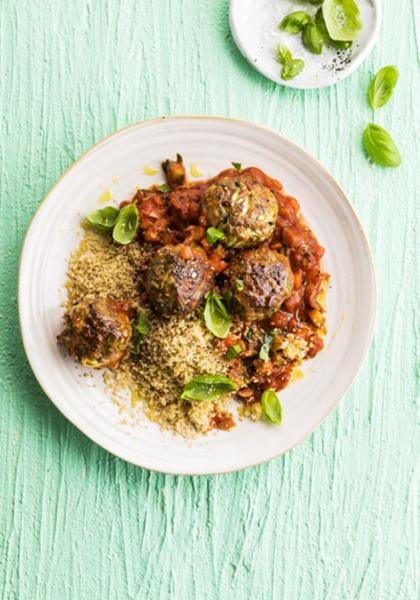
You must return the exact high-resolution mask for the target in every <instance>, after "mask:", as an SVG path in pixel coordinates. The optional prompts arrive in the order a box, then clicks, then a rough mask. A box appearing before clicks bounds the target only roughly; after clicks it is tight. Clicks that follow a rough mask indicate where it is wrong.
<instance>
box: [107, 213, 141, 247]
mask: <svg viewBox="0 0 420 600" xmlns="http://www.w3.org/2000/svg"><path fill="white" fill-rule="evenodd" d="M138 225H139V211H138V208H137V206H136V205H135V204H127V205H126V206H124V208H122V209H121V210H120V213H119V215H118V219H117V221H116V223H115V226H114V230H113V232H112V237H113V239H114V240H115V241H116V242H117V243H118V244H123V245H125V244H129V243H130V242H131V241H132V240H133V239H134V238H135V236H136V233H137V228H138Z"/></svg>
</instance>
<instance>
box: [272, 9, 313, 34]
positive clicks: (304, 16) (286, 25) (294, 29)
mask: <svg viewBox="0 0 420 600" xmlns="http://www.w3.org/2000/svg"><path fill="white" fill-rule="evenodd" d="M311 21H312V17H311V15H310V14H309V13H307V12H305V11H304V10H297V11H296V12H292V13H290V14H289V15H286V16H285V17H284V19H283V20H282V21H281V23H280V25H279V29H281V30H282V31H286V32H287V33H300V32H301V31H302V30H303V29H304V27H305V25H308V23H310V22H311Z"/></svg>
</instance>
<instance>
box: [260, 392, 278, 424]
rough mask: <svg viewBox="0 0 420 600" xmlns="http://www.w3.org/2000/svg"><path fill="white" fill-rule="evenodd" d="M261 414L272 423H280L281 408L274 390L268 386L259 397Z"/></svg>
mask: <svg viewBox="0 0 420 600" xmlns="http://www.w3.org/2000/svg"><path fill="white" fill-rule="evenodd" d="M261 406H262V411H263V415H264V416H265V417H266V419H268V420H269V421H270V422H271V423H274V425H281V421H282V409H281V404H280V400H279V399H278V396H277V394H276V392H275V391H274V390H273V389H271V388H269V389H268V390H265V392H264V393H263V395H262V397H261Z"/></svg>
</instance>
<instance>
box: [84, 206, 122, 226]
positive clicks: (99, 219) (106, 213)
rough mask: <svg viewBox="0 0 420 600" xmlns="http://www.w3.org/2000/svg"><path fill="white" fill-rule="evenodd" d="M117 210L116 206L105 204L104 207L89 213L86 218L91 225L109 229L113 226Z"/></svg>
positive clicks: (117, 213)
mask: <svg viewBox="0 0 420 600" xmlns="http://www.w3.org/2000/svg"><path fill="white" fill-rule="evenodd" d="M119 212H120V211H119V210H118V208H114V207H113V206H106V207H105V208H101V209H100V210H95V211H94V212H91V213H89V214H88V215H87V216H86V218H87V220H88V221H89V223H90V224H91V225H93V227H96V228H97V229H104V230H110V229H112V228H113V227H114V225H115V223H116V221H117V218H118V215H119Z"/></svg>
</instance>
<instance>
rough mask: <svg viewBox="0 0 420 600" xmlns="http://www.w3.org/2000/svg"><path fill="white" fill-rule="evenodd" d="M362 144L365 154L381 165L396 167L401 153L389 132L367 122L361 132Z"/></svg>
mask: <svg viewBox="0 0 420 600" xmlns="http://www.w3.org/2000/svg"><path fill="white" fill-rule="evenodd" d="M363 144H364V147H365V150H366V153H367V155H368V156H369V157H370V158H371V159H372V161H373V162H374V163H376V164H377V165H380V166H381V167H398V166H399V165H400V164H401V154H400V152H399V150H398V148H397V146H396V144H395V142H394V140H393V139H392V137H391V136H390V134H389V133H388V132H387V131H386V129H384V128H383V127H381V126H380V125H375V124H374V123H369V125H368V126H367V127H366V129H365V131H364V132H363Z"/></svg>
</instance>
